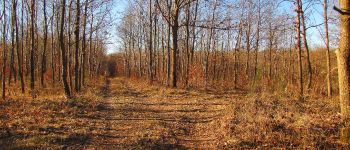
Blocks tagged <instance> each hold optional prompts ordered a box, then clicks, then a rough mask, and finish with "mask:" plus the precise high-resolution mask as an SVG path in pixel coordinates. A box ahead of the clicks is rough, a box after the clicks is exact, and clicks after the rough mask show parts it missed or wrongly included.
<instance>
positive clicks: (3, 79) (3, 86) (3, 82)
mask: <svg viewBox="0 0 350 150" xmlns="http://www.w3.org/2000/svg"><path fill="white" fill-rule="evenodd" d="M3 14H4V16H3V19H4V22H3V32H2V33H3V37H2V38H3V46H4V49H3V52H2V60H3V62H2V99H3V100H5V95H6V84H5V80H6V59H7V46H6V30H7V29H6V15H5V14H6V1H3Z"/></svg>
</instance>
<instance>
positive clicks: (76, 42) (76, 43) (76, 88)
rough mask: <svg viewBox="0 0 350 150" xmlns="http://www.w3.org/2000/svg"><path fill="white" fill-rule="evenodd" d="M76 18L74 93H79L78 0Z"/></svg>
mask: <svg viewBox="0 0 350 150" xmlns="http://www.w3.org/2000/svg"><path fill="white" fill-rule="evenodd" d="M76 6H77V7H76V9H77V12H76V18H75V31H74V35H75V91H76V92H79V91H80V84H79V68H80V66H79V42H80V41H79V31H80V30H79V28H80V26H79V24H80V0H77V1H76Z"/></svg>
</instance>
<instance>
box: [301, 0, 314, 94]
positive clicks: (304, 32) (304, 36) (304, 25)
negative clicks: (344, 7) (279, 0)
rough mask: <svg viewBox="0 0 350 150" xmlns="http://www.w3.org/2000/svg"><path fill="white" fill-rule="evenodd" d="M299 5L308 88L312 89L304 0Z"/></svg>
mask: <svg viewBox="0 0 350 150" xmlns="http://www.w3.org/2000/svg"><path fill="white" fill-rule="evenodd" d="M299 7H300V9H299V10H300V13H299V14H300V17H301V24H302V26H303V30H302V35H303V39H304V47H305V49H306V59H307V68H308V76H309V78H308V82H307V88H308V89H310V88H311V85H312V67H311V61H310V50H309V46H308V43H307V39H306V36H307V34H306V24H305V17H304V11H303V4H302V0H299Z"/></svg>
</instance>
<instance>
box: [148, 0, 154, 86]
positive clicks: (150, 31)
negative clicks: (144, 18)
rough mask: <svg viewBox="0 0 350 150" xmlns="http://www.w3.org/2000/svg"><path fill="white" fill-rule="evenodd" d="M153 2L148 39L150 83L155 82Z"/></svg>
mask: <svg viewBox="0 0 350 150" xmlns="http://www.w3.org/2000/svg"><path fill="white" fill-rule="evenodd" d="M152 23H153V21H152V0H149V39H148V41H149V42H148V46H149V47H148V50H149V64H148V65H149V66H148V73H149V74H148V77H149V81H150V83H152V82H153V50H152V48H153V46H152V42H153V41H152V36H153V32H152V31H153V25H152Z"/></svg>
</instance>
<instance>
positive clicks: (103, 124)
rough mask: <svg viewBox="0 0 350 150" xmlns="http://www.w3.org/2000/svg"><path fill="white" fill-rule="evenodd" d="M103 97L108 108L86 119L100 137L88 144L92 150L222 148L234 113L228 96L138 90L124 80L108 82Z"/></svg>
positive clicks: (179, 91)
mask: <svg viewBox="0 0 350 150" xmlns="http://www.w3.org/2000/svg"><path fill="white" fill-rule="evenodd" d="M167 92H168V93H167ZM101 93H103V97H104V98H103V106H104V107H105V109H104V110H103V111H101V112H100V113H99V115H98V116H95V117H94V118H89V119H88V120H85V121H88V122H90V125H92V126H94V127H93V128H95V130H96V132H97V133H99V134H96V135H95V136H94V137H93V138H92V141H91V143H90V144H91V145H93V147H94V148H97V149H100V148H101V149H111V148H149V149H154V148H157V149H159V148H160V149H169V148H170V149H174V148H176V149H186V148H215V147H216V146H217V145H218V144H224V143H223V141H224V140H223V139H224V138H225V137H226V134H227V131H228V130H227V124H228V119H229V118H230V116H229V115H230V114H232V113H229V110H232V109H229V108H230V107H231V106H230V104H229V103H228V102H227V99H225V98H224V97H220V96H214V95H210V94H204V93H197V92H189V91H181V90H172V91H170V92H169V91H165V92H164V91H163V92H161V91H158V89H152V88H150V89H138V88H137V87H134V85H132V84H130V83H128V82H127V81H126V80H124V79H122V78H115V79H107V80H106V84H105V85H104V86H103V87H102V88H101ZM95 146H96V147H95Z"/></svg>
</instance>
